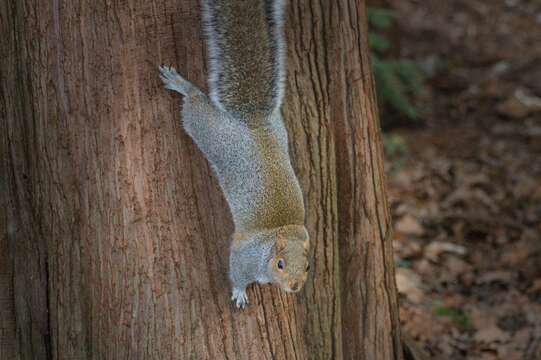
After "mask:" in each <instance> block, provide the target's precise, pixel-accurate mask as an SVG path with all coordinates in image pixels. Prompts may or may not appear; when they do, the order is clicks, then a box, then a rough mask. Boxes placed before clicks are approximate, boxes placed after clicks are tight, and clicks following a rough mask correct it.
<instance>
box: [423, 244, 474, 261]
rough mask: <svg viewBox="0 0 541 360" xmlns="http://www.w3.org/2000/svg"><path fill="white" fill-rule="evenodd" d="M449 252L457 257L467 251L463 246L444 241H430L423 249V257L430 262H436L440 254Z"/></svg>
mask: <svg viewBox="0 0 541 360" xmlns="http://www.w3.org/2000/svg"><path fill="white" fill-rule="evenodd" d="M444 252H449V253H453V254H457V255H465V254H466V253H467V250H466V248H465V247H464V246H461V245H457V244H453V243H450V242H445V241H432V242H431V243H430V244H428V245H427V246H426V247H425V251H424V254H425V256H426V257H427V258H428V259H430V260H432V261H438V260H439V257H440V255H441V254H442V253H444Z"/></svg>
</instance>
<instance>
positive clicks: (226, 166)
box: [160, 0, 308, 307]
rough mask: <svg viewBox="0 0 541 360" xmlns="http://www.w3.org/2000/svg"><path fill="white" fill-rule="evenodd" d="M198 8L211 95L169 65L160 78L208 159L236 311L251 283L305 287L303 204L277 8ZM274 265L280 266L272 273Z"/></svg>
mask: <svg viewBox="0 0 541 360" xmlns="http://www.w3.org/2000/svg"><path fill="white" fill-rule="evenodd" d="M203 5H204V18H205V20H206V23H207V25H206V26H207V32H208V36H209V49H210V53H211V60H210V71H211V74H210V80H209V82H210V91H211V96H210V98H209V97H207V95H205V94H204V93H203V92H202V91H201V90H199V89H198V88H197V87H196V86H195V85H193V84H192V83H190V82H189V81H187V80H185V79H183V78H182V77H181V76H180V75H178V74H177V73H176V71H175V70H174V69H173V68H169V67H164V66H162V67H161V68H160V71H161V79H162V81H163V82H164V84H165V87H166V88H167V89H170V90H174V91H177V92H179V93H181V94H182V95H184V105H183V108H182V119H183V124H184V129H185V130H186V132H187V133H188V135H190V136H191V138H192V139H193V140H194V141H195V143H196V144H197V145H198V147H199V148H200V149H201V151H202V152H203V153H204V154H205V156H206V158H207V159H208V161H209V162H210V164H211V166H212V168H213V170H214V172H215V173H216V176H217V177H218V180H219V183H220V186H221V188H222V190H223V192H224V195H225V198H226V200H227V203H228V204H229V207H230V210H231V213H232V215H233V221H234V223H235V235H234V239H233V241H232V246H231V255H230V279H231V282H232V284H233V300H234V301H235V302H236V304H237V306H238V307H244V306H245V304H246V303H247V302H248V299H247V296H246V287H247V286H248V285H249V284H250V283H252V282H256V281H257V282H260V283H267V282H272V283H275V284H277V285H279V286H281V287H282V288H284V289H285V290H287V291H296V289H297V288H298V286H297V285H299V284H301V285H302V283H304V281H305V280H306V269H307V264H308V260H307V259H308V258H307V244H308V234H307V232H306V229H305V228H304V225H303V224H304V215H305V214H304V203H303V198H302V192H301V188H300V186H299V183H298V181H297V178H296V176H295V173H294V171H293V167H292V166H291V161H290V158H289V150H288V145H287V144H288V141H287V131H286V129H285V127H284V124H283V121H282V117H281V114H280V105H281V97H282V92H283V87H282V82H283V79H282V78H283V76H284V73H285V70H284V64H283V60H282V57H283V55H282V51H283V48H284V46H283V39H282V34H281V32H282V29H281V27H282V14H281V8H282V4H281V1H276V0H275V1H272V0H203ZM278 260H282V263H283V264H286V266H285V269H278V268H277V261H278ZM292 284H293V285H295V286H294V287H295V289H292V286H293V285H292Z"/></svg>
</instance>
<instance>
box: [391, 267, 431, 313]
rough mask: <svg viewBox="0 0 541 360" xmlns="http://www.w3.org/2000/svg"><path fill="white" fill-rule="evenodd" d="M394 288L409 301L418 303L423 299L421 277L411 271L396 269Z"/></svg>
mask: <svg viewBox="0 0 541 360" xmlns="http://www.w3.org/2000/svg"><path fill="white" fill-rule="evenodd" d="M396 286H397V288H398V292H399V293H401V294H404V295H406V297H407V298H408V300H409V301H411V302H413V303H416V304H418V303H420V302H421V301H422V300H423V299H424V296H425V295H424V292H423V290H422V288H423V284H422V281H421V277H420V276H419V275H417V274H416V273H415V272H414V271H412V270H411V269H405V268H398V269H396Z"/></svg>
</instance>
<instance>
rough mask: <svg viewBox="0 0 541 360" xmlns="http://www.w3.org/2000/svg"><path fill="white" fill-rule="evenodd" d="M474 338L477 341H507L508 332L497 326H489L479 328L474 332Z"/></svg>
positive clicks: (488, 342) (486, 342)
mask: <svg viewBox="0 0 541 360" xmlns="http://www.w3.org/2000/svg"><path fill="white" fill-rule="evenodd" d="M474 339H475V341H477V342H481V343H485V344H490V343H493V342H500V343H504V342H507V341H509V334H508V333H506V332H504V331H502V330H501V329H500V328H499V327H497V326H491V327H487V328H484V329H481V330H479V331H478V332H476V333H475V335H474Z"/></svg>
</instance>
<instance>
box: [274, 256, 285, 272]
mask: <svg viewBox="0 0 541 360" xmlns="http://www.w3.org/2000/svg"><path fill="white" fill-rule="evenodd" d="M276 266H278V269H280V270H284V267H285V264H284V260H282V259H280V260H278V264H277V265H276Z"/></svg>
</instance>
